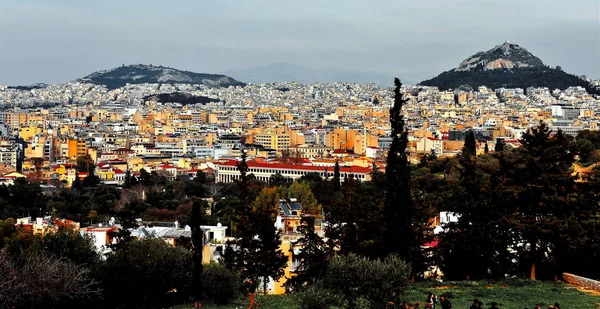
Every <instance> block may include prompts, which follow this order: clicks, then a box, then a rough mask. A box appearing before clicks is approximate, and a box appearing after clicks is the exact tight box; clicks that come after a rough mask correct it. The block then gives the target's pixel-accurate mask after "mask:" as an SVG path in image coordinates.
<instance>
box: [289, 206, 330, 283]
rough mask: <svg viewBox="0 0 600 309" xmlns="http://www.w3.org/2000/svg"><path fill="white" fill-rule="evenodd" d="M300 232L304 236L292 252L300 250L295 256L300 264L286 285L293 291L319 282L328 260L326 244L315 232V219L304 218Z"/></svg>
mask: <svg viewBox="0 0 600 309" xmlns="http://www.w3.org/2000/svg"><path fill="white" fill-rule="evenodd" d="M298 230H299V232H300V233H302V234H303V236H302V238H300V239H298V240H297V241H295V242H293V243H292V245H291V246H290V251H291V252H292V254H294V248H300V252H299V253H298V254H294V255H293V258H294V259H296V260H297V261H298V262H299V263H298V266H297V267H296V271H295V274H296V275H295V276H293V277H291V278H290V279H289V280H288V281H287V282H286V283H285V285H286V288H287V289H288V290H292V291H297V290H301V289H302V288H304V287H306V286H308V285H310V284H313V283H314V282H316V281H317V280H319V279H320V278H321V277H322V276H323V275H324V274H325V269H326V267H327V260H328V251H327V248H326V245H325V242H324V241H323V239H322V238H321V237H320V236H319V235H318V234H317V233H316V232H315V218H314V217H312V216H306V217H303V218H302V221H301V225H300V226H299V227H298Z"/></svg>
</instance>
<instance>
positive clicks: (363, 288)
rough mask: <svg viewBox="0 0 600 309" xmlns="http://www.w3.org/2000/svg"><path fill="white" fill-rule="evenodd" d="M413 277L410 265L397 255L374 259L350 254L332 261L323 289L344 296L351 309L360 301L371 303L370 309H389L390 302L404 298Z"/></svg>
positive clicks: (324, 279)
mask: <svg viewBox="0 0 600 309" xmlns="http://www.w3.org/2000/svg"><path fill="white" fill-rule="evenodd" d="M410 274H411V269H410V265H409V264H408V263H405V262H404V261H402V260H401V259H399V258H398V257H397V256H395V255H391V256H388V257H387V258H385V259H383V260H370V259H368V258H365V257H359V256H357V255H354V254H350V255H348V256H338V257H334V258H333V259H331V260H330V262H329V266H328V269H327V272H326V274H325V277H324V278H323V288H324V290H330V291H333V292H334V293H335V294H337V295H339V296H341V297H342V298H343V299H344V300H345V301H346V302H347V307H348V308H351V309H352V308H357V305H358V304H357V302H358V301H359V300H360V299H363V300H367V301H368V302H369V303H370V308H374V309H375V308H385V306H386V304H387V303H388V302H390V301H396V302H397V301H398V300H399V299H401V297H402V295H403V293H404V291H405V290H406V288H407V286H408V284H409V277H410Z"/></svg>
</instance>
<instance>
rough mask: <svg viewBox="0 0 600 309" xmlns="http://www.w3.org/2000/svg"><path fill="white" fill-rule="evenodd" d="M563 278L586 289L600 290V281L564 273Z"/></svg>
mask: <svg viewBox="0 0 600 309" xmlns="http://www.w3.org/2000/svg"><path fill="white" fill-rule="evenodd" d="M562 276H563V280H564V281H565V282H567V283H570V284H573V285H576V286H580V287H583V288H586V289H591V290H596V291H600V281H597V280H592V279H588V278H585V277H580V276H577V275H573V274H569V273H563V275H562Z"/></svg>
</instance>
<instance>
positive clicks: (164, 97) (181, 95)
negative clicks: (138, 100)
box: [144, 92, 220, 105]
mask: <svg viewBox="0 0 600 309" xmlns="http://www.w3.org/2000/svg"><path fill="white" fill-rule="evenodd" d="M144 101H156V102H161V103H180V104H182V105H188V104H197V103H200V104H206V103H210V102H219V101H220V100H219V99H213V98H209V97H205V96H196V95H191V94H189V93H185V92H173V93H162V94H156V95H151V96H146V97H144Z"/></svg>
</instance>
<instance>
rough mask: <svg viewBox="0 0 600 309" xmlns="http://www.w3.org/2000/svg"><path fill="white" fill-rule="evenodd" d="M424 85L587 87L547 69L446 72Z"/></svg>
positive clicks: (569, 75)
mask: <svg viewBox="0 0 600 309" xmlns="http://www.w3.org/2000/svg"><path fill="white" fill-rule="evenodd" d="M420 84H421V85H424V86H436V87H438V88H440V89H442V90H446V89H455V88H458V87H459V86H461V85H470V86H471V87H473V88H475V89H476V88H477V87H479V86H487V87H490V88H492V89H497V88H502V87H504V88H522V89H527V88H529V87H548V88H550V89H556V88H558V89H566V88H568V87H571V86H582V87H586V88H588V87H589V83H588V82H587V81H585V80H583V79H581V78H579V77H577V76H575V75H572V74H568V73H565V72H563V71H559V70H556V69H552V68H548V67H538V68H518V69H510V70H509V69H496V70H481V71H454V70H451V71H446V72H444V73H442V74H440V75H438V76H437V77H434V78H432V79H429V80H425V81H422V82H421V83H420Z"/></svg>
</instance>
